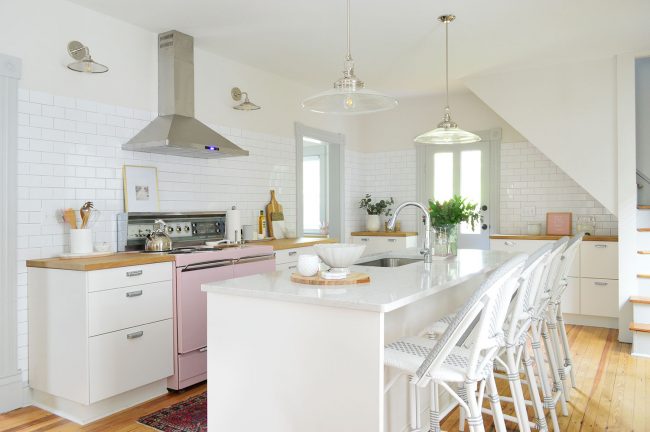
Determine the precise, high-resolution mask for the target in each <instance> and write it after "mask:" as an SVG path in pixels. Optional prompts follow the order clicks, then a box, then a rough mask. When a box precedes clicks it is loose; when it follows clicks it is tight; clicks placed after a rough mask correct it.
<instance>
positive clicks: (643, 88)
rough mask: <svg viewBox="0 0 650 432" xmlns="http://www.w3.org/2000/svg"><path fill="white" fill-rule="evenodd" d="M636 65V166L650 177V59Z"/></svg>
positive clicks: (637, 62) (642, 59) (646, 58)
mask: <svg viewBox="0 0 650 432" xmlns="http://www.w3.org/2000/svg"><path fill="white" fill-rule="evenodd" d="M635 63H636V64H635V66H636V67H635V76H636V80H635V82H636V85H635V87H636V98H635V103H636V166H637V168H638V169H639V170H641V172H643V173H644V174H645V175H646V176H650V122H649V121H648V118H650V57H645V58H640V59H637V60H636V62H635ZM648 188H650V186H649V185H646V186H645V189H646V190H645V191H644V192H645V194H644V195H645V197H648V196H650V192H649V191H647V189H648ZM643 204H645V203H643Z"/></svg>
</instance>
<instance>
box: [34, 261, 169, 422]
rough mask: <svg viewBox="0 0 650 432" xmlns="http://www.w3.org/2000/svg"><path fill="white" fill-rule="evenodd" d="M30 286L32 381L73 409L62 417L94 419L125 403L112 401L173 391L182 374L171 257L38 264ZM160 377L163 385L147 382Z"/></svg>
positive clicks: (45, 395)
mask: <svg viewBox="0 0 650 432" xmlns="http://www.w3.org/2000/svg"><path fill="white" fill-rule="evenodd" d="M28 290H29V294H28V299H29V312H30V313H29V385H30V387H31V388H32V389H34V399H35V400H36V401H37V402H39V403H42V404H43V405H45V406H48V405H50V406H55V407H56V406H57V405H60V404H63V405H65V407H66V409H69V411H65V410H60V411H61V415H64V416H66V412H68V415H67V417H68V418H73V419H74V420H75V421H78V422H86V421H90V420H92V419H94V418H97V417H99V416H101V415H100V414H99V412H100V411H101V410H103V409H108V408H107V407H109V406H118V405H119V402H116V401H111V402H108V401H106V402H105V400H106V399H108V398H111V397H114V396H115V397H118V395H121V394H122V393H125V392H128V391H130V390H134V392H142V391H144V390H143V389H145V388H146V389H149V390H147V391H152V392H153V391H158V394H160V391H159V390H157V389H162V390H164V389H165V387H166V386H165V378H166V377H168V376H170V375H172V374H173V372H174V368H173V333H172V332H173V330H172V326H173V306H172V263H171V262H164V263H155V264H144V265H138V266H129V267H120V268H114V269H108V270H94V271H77V270H62V269H48V268H36V267H30V268H28ZM155 382H159V386H158V385H157V384H156V385H157V387H156V389H154V388H153V387H151V386H149V387H144V386H147V385H149V384H151V385H153V383H155ZM136 388H138V390H135V389H136ZM138 394H139V393H138ZM150 397H153V396H151V395H150V396H148V398H150ZM59 398H60V399H59ZM64 400H65V402H64ZM100 401H101V403H100V404H97V402H100ZM133 402H134V401H131V402H130V403H131V404H132V403H133ZM71 403H76V404H77V405H74V407H75V408H74V410H73V409H71V408H70V406H71V405H70V404H71ZM72 411H74V412H75V414H74V415H72V414H69V412H72ZM103 414H104V415H105V413H103Z"/></svg>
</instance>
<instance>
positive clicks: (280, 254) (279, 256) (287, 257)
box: [275, 249, 298, 264]
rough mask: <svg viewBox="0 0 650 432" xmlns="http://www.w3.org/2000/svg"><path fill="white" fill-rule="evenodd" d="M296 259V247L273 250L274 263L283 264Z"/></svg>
mask: <svg viewBox="0 0 650 432" xmlns="http://www.w3.org/2000/svg"><path fill="white" fill-rule="evenodd" d="M297 261H298V249H284V250H279V251H276V252H275V263H276V264H285V263H289V262H297Z"/></svg>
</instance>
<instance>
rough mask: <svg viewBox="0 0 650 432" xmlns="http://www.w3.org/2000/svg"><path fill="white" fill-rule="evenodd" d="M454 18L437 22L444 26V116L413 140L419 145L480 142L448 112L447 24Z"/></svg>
mask: <svg viewBox="0 0 650 432" xmlns="http://www.w3.org/2000/svg"><path fill="white" fill-rule="evenodd" d="M454 19H456V17H455V16H454V15H442V16H440V17H438V20H439V21H441V22H443V23H444V24H445V84H446V89H447V92H446V102H447V103H446V106H445V114H444V116H443V118H442V121H441V122H440V123H439V124H438V127H437V128H435V129H433V130H430V131H429V132H425V133H423V134H422V135H419V136H417V137H416V138H415V140H414V141H415V142H416V143H420V144H470V143H474V142H478V141H481V137H480V136H478V135H476V134H473V133H471V132H468V131H466V130H463V129H460V128H459V127H458V125H457V124H456V122H454V121H453V120H452V119H451V111H450V110H449V23H450V22H452V21H453V20H454Z"/></svg>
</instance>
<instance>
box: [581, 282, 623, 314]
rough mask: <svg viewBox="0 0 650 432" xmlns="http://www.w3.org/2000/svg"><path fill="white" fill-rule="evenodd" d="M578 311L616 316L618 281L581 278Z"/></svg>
mask: <svg viewBox="0 0 650 432" xmlns="http://www.w3.org/2000/svg"><path fill="white" fill-rule="evenodd" d="M580 313H581V314H582V315H594V316H602V317H611V318H618V281H617V280H613V279H592V278H581V279H580Z"/></svg>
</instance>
